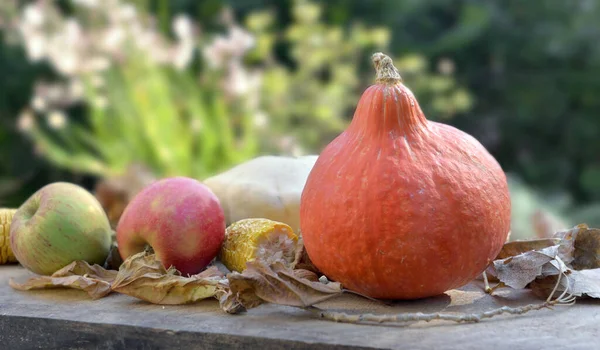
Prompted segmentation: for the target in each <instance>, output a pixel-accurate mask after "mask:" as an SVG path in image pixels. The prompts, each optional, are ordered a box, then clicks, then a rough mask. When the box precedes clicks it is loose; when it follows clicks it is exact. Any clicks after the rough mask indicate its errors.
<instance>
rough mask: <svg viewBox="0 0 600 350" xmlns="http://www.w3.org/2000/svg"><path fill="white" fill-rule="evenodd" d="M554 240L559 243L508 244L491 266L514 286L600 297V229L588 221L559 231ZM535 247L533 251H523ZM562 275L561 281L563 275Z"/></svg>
mask: <svg viewBox="0 0 600 350" xmlns="http://www.w3.org/2000/svg"><path fill="white" fill-rule="evenodd" d="M552 240H557V241H556V244H555V245H552V246H549V247H545V248H541V249H540V248H539V247H542V246H543V245H545V244H549V243H551V240H539V239H538V240H530V241H520V242H518V243H517V242H514V243H515V244H513V245H512V246H509V244H508V243H507V244H506V245H505V248H503V251H502V252H501V254H499V257H503V256H507V257H506V258H503V259H497V260H495V261H494V262H493V264H492V265H491V266H490V268H489V269H488V272H489V273H490V274H491V275H493V276H494V277H496V278H497V279H498V280H499V281H500V282H501V283H502V284H503V285H507V286H509V287H512V288H525V287H526V286H529V287H530V288H531V289H532V291H533V292H534V293H535V294H537V295H539V296H543V297H548V296H549V295H551V293H552V291H553V290H554V289H555V286H556V285H557V283H558V287H557V288H556V291H557V292H564V291H565V290H566V292H567V293H568V294H569V295H573V296H577V297H582V296H588V297H592V298H600V230H599V229H595V228H589V227H588V226H587V225H585V224H581V225H577V226H575V227H573V228H571V229H568V230H564V231H559V232H556V233H555V234H554V238H553V239H552ZM527 248H532V249H533V250H529V251H525V252H521V253H520V254H517V255H511V254H514V253H518V252H519V251H521V250H524V249H527ZM560 274H562V278H561V279H560V281H559V275H560Z"/></svg>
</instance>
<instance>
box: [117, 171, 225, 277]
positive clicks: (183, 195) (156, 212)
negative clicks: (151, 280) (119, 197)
mask: <svg viewBox="0 0 600 350" xmlns="http://www.w3.org/2000/svg"><path fill="white" fill-rule="evenodd" d="M224 238H225V215H224V213H223V208H222V207H221V204H220V203H219V199H218V198H217V196H215V194H214V193H213V192H212V191H211V190H210V189H209V188H208V187H206V186H205V185H204V184H202V183H201V182H199V181H197V180H194V179H190V178H186V177H172V178H167V179H163V180H159V181H156V182H154V183H153V184H151V185H149V186H147V187H145V188H144V189H143V190H142V191H141V192H140V193H138V194H137V195H136V196H135V197H134V198H133V200H132V201H131V202H129V204H128V205H127V207H126V208H125V211H124V212H123V215H122V216H121V218H120V219H119V223H118V225H117V243H118V245H119V252H120V254H121V257H122V258H123V259H127V258H128V257H129V256H131V255H134V254H136V253H139V252H141V251H143V250H144V248H145V246H146V245H150V246H151V247H152V248H153V250H154V253H155V254H156V257H157V258H158V259H159V260H160V261H161V262H162V263H163V265H164V266H165V268H169V267H170V266H173V267H175V268H176V269H177V270H179V271H180V272H181V273H182V274H183V275H193V274H197V273H199V272H201V271H202V270H203V269H204V268H205V267H206V266H207V265H208V264H209V263H210V262H211V261H212V260H213V259H214V258H215V257H216V256H217V253H218V252H219V249H220V248H221V244H222V243H223V239H224Z"/></svg>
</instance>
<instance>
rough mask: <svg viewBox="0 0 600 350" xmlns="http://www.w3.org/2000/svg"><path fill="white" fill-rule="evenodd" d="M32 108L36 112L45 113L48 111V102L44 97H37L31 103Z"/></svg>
mask: <svg viewBox="0 0 600 350" xmlns="http://www.w3.org/2000/svg"><path fill="white" fill-rule="evenodd" d="M31 106H32V107H33V109H34V110H35V111H37V112H43V111H44V110H46V106H47V104H46V100H45V99H44V98H43V97H42V96H39V95H35V96H34V97H33V100H32V101H31Z"/></svg>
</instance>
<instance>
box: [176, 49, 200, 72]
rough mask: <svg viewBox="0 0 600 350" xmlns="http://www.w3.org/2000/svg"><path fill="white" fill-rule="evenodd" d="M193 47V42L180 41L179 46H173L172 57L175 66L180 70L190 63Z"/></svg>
mask: <svg viewBox="0 0 600 350" xmlns="http://www.w3.org/2000/svg"><path fill="white" fill-rule="evenodd" d="M194 48H195V46H194V44H193V43H186V42H182V43H181V44H180V45H179V46H177V47H175V49H174V51H173V53H174V54H173V58H172V60H173V65H174V66H175V68H177V69H179V70H182V69H184V68H186V67H187V66H188V65H189V64H190V62H191V61H192V58H193V57H194Z"/></svg>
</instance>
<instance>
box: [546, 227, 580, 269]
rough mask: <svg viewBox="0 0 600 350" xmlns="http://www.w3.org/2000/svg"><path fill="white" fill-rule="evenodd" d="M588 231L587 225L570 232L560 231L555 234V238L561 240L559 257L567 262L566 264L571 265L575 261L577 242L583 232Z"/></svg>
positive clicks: (569, 230) (572, 229)
mask: <svg viewBox="0 0 600 350" xmlns="http://www.w3.org/2000/svg"><path fill="white" fill-rule="evenodd" d="M587 229H588V227H587V225H585V224H581V225H577V226H575V227H573V228H571V229H568V230H563V231H558V232H556V233H555V234H554V237H555V238H558V239H560V243H559V244H560V248H559V249H558V255H559V256H560V258H561V259H562V260H563V261H564V262H565V264H570V263H571V262H572V261H573V258H574V254H575V241H576V240H577V236H578V235H579V233H580V232H581V231H583V230H587Z"/></svg>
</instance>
